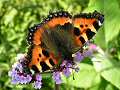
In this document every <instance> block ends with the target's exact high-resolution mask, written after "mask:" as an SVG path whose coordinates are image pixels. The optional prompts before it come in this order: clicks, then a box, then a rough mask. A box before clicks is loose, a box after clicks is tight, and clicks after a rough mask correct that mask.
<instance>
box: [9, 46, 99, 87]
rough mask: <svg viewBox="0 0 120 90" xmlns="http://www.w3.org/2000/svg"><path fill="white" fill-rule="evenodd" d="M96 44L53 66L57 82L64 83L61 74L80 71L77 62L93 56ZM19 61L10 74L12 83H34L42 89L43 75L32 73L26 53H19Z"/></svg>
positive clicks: (53, 75) (54, 78)
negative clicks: (27, 62) (71, 58)
mask: <svg viewBox="0 0 120 90" xmlns="http://www.w3.org/2000/svg"><path fill="white" fill-rule="evenodd" d="M96 48H97V47H96V45H94V44H90V45H89V47H88V48H87V49H85V50H84V51H83V52H79V51H78V52H76V53H75V54H73V55H72V57H73V60H63V61H62V63H61V64H60V65H58V67H56V68H53V70H52V71H53V73H52V78H53V80H54V81H55V83H56V84H61V83H62V78H61V74H63V75H65V76H66V77H69V76H70V75H71V73H72V71H73V70H74V71H75V72H78V71H79V67H78V66H77V62H81V61H82V60H83V59H84V58H85V57H88V56H91V55H92V53H93V52H95V51H96V50H97V49H96ZM17 60H18V61H17V62H16V63H15V64H14V65H13V66H12V69H11V71H9V73H8V75H9V76H10V77H11V78H12V84H27V83H33V86H34V88H36V89H40V88H41V86H42V76H41V74H40V73H34V74H33V73H32V72H31V71H30V70H29V68H28V67H27V64H26V56H25V55H24V54H19V55H18V56H17Z"/></svg>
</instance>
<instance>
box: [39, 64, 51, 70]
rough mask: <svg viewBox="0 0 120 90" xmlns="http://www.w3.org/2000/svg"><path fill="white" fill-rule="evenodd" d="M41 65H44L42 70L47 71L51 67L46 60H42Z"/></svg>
mask: <svg viewBox="0 0 120 90" xmlns="http://www.w3.org/2000/svg"><path fill="white" fill-rule="evenodd" d="M40 65H41V66H42V71H46V70H49V69H50V67H49V66H48V65H47V64H46V63H45V62H40Z"/></svg>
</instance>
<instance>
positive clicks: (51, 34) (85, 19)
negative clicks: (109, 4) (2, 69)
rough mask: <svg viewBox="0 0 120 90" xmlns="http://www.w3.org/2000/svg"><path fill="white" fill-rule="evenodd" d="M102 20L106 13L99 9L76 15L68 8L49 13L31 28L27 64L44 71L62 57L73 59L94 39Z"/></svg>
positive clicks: (38, 70) (31, 67)
mask: <svg viewBox="0 0 120 90" xmlns="http://www.w3.org/2000/svg"><path fill="white" fill-rule="evenodd" d="M103 22H104V15H102V14H101V13H99V12H97V11H94V12H93V13H80V14H77V15H74V16H72V15H71V14H70V13H68V12H67V11H58V12H54V13H50V14H49V15H48V16H47V18H45V19H44V20H43V21H42V22H41V23H40V24H37V25H35V26H33V27H31V28H30V29H29V32H28V37H27V41H28V44H29V49H28V53H27V57H28V60H29V63H28V67H29V68H30V69H33V70H34V71H36V72H45V71H47V70H50V69H52V68H54V67H55V66H57V65H59V63H60V62H62V60H71V61H73V57H72V54H74V53H76V52H77V51H79V50H80V49H81V48H82V47H83V46H84V45H85V43H86V42H87V41H89V40H90V39H92V37H93V36H94V35H95V34H96V33H97V31H98V29H99V28H100V27H101V25H102V24H103Z"/></svg>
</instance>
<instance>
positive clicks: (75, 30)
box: [73, 27, 80, 36]
mask: <svg viewBox="0 0 120 90" xmlns="http://www.w3.org/2000/svg"><path fill="white" fill-rule="evenodd" d="M73 33H74V35H76V36H79V35H80V29H79V28H77V27H74V31H73Z"/></svg>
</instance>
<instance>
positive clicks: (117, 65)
mask: <svg viewBox="0 0 120 90" xmlns="http://www.w3.org/2000/svg"><path fill="white" fill-rule="evenodd" d="M102 67H103V70H102V72H101V75H102V77H103V78H105V79H106V80H107V81H109V82H110V83H111V84H113V85H115V86H116V87H117V88H119V89H120V62H117V61H115V60H109V59H106V60H104V61H103V62H102Z"/></svg>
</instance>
